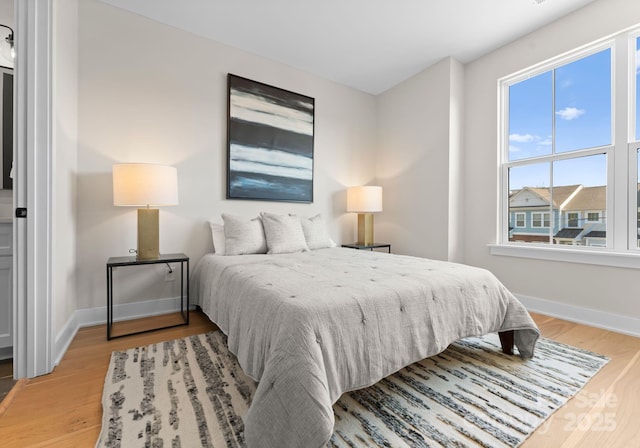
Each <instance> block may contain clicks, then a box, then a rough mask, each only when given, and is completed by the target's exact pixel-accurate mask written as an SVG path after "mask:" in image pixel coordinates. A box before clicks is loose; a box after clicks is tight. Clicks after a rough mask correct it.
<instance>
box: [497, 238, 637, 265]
mask: <svg viewBox="0 0 640 448" xmlns="http://www.w3.org/2000/svg"><path fill="white" fill-rule="evenodd" d="M489 252H490V253H491V255H498V256H504V257H518V258H530V259H536V260H549V261H562V262H566V263H583V264H595V265H599V266H613V267H620V268H632V269H640V253H621V252H612V251H610V250H606V249H602V250H597V249H593V248H574V249H568V248H558V247H544V246H541V245H526V246H525V245H522V244H489Z"/></svg>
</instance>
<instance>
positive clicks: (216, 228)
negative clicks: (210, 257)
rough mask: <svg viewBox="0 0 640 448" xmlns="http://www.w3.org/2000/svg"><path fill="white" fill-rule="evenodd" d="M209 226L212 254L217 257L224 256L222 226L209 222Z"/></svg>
mask: <svg viewBox="0 0 640 448" xmlns="http://www.w3.org/2000/svg"><path fill="white" fill-rule="evenodd" d="M209 225H210V226H211V239H212V240H213V253H215V254H218V255H224V253H225V250H224V249H225V244H224V226H223V225H222V224H218V223H217V222H213V221H209Z"/></svg>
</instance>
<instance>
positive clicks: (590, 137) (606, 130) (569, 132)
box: [554, 49, 611, 152]
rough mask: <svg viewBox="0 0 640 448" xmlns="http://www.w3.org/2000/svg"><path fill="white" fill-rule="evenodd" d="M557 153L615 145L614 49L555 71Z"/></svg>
mask: <svg viewBox="0 0 640 448" xmlns="http://www.w3.org/2000/svg"><path fill="white" fill-rule="evenodd" d="M555 98H556V101H555V114H554V115H555V125H556V129H555V136H556V138H555V150H556V152H566V151H573V150H576V149H584V148H593V147H596V146H604V145H609V144H611V50H610V49H607V50H604V51H601V52H599V53H596V54H593V55H591V56H588V57H586V58H583V59H580V60H578V61H575V62H572V63H571V64H567V65H564V66H562V67H558V68H557V69H556V70H555Z"/></svg>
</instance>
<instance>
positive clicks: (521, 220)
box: [516, 213, 527, 227]
mask: <svg viewBox="0 0 640 448" xmlns="http://www.w3.org/2000/svg"><path fill="white" fill-rule="evenodd" d="M526 216H527V214H526V213H516V227H525V226H526V224H525V217H526Z"/></svg>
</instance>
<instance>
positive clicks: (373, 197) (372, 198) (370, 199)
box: [347, 186, 382, 213]
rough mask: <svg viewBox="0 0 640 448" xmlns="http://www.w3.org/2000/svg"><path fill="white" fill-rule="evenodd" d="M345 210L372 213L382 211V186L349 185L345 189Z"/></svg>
mask: <svg viewBox="0 0 640 448" xmlns="http://www.w3.org/2000/svg"><path fill="white" fill-rule="evenodd" d="M347 211H348V212H355V213H374V212H381V211H382V187H373V186H365V187H349V188H348V189H347Z"/></svg>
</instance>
